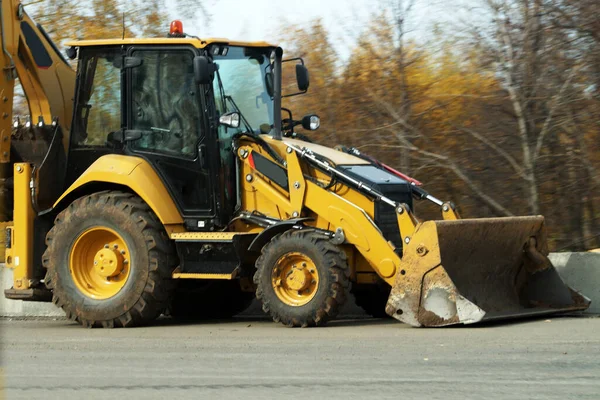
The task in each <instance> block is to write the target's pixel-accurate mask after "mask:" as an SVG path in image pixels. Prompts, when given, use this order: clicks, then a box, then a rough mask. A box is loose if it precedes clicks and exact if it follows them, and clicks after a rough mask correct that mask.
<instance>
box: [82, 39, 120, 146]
mask: <svg viewBox="0 0 600 400" xmlns="http://www.w3.org/2000/svg"><path fill="white" fill-rule="evenodd" d="M84 51H85V50H84ZM121 62H122V57H121V51H120V50H119V49H115V50H104V51H93V52H89V53H88V54H85V53H84V54H83V56H82V59H81V61H80V64H79V65H80V69H79V73H80V86H79V94H78V103H77V109H76V110H75V125H74V137H73V145H74V146H75V147H105V146H106V145H107V138H108V135H109V134H110V133H111V132H115V131H118V130H119V129H121Z"/></svg>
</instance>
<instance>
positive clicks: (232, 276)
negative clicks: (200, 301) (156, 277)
mask: <svg viewBox="0 0 600 400" xmlns="http://www.w3.org/2000/svg"><path fill="white" fill-rule="evenodd" d="M237 275H238V270H237V269H236V270H235V271H233V272H232V273H231V274H197V273H187V272H173V275H172V276H171V278H173V279H223V280H232V279H235V278H236V277H237Z"/></svg>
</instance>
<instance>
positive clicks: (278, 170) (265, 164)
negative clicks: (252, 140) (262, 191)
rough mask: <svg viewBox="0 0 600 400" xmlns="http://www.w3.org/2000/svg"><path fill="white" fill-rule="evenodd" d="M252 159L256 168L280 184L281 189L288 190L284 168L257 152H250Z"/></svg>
mask: <svg viewBox="0 0 600 400" xmlns="http://www.w3.org/2000/svg"><path fill="white" fill-rule="evenodd" d="M252 158H253V159H254V165H255V167H256V170H257V171H258V172H260V173H261V174H263V175H264V176H266V177H267V178H269V179H270V180H272V181H273V182H275V183H276V184H278V185H279V186H281V187H282V188H283V189H285V190H287V191H289V185H288V178H287V171H286V170H285V168H283V167H281V166H279V165H277V164H275V163H274V162H273V161H271V160H269V159H268V158H266V157H263V156H262V155H260V154H259V153H255V152H253V153H252Z"/></svg>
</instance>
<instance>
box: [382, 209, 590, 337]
mask: <svg viewBox="0 0 600 400" xmlns="http://www.w3.org/2000/svg"><path fill="white" fill-rule="evenodd" d="M547 254H548V248H547V244H546V233H545V230H544V218H543V217H541V216H536V217H510V218H481V219H463V220H455V221H427V222H424V223H422V224H420V225H419V226H418V227H417V229H416V231H415V233H414V235H413V236H412V238H411V240H410V244H409V245H407V247H406V248H405V249H404V255H403V257H402V262H401V264H400V268H399V270H398V272H397V275H396V280H395V284H394V287H393V288H392V291H391V294H390V297H389V299H388V303H387V307H386V312H387V313H388V314H389V315H391V316H393V317H394V318H396V319H398V320H400V321H402V322H405V323H407V324H410V325H413V326H445V325H453V324H458V323H464V324H472V323H476V322H480V321H487V320H494V319H511V318H519V317H528V316H537V315H543V314H551V313H557V312H565V311H575V310H585V309H586V308H587V307H588V306H589V303H590V302H589V300H588V299H587V298H585V297H584V296H582V295H580V294H578V293H577V292H575V291H573V290H572V289H571V288H569V287H568V286H566V285H565V284H564V283H563V281H562V279H561V278H560V276H559V275H558V273H557V272H556V270H555V269H554V267H553V266H552V263H551V262H550V260H549V259H548V258H547Z"/></svg>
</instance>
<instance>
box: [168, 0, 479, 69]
mask: <svg viewBox="0 0 600 400" xmlns="http://www.w3.org/2000/svg"><path fill="white" fill-rule="evenodd" d="M460 1H469V0H455V1H454V2H447V1H444V0H429V1H426V0H416V2H415V5H414V7H413V9H412V12H411V15H410V18H409V20H408V28H409V30H410V31H411V32H410V35H411V36H412V38H413V39H417V40H419V39H423V38H425V39H426V38H427V37H429V35H430V32H431V29H432V27H433V25H434V24H435V23H441V24H445V25H448V24H450V23H452V21H455V20H457V19H458V18H460V16H461V13H462V12H463V11H464V6H463V7H461V6H460V4H461V3H460ZM204 4H205V7H206V8H207V9H208V10H209V13H210V14H211V19H212V20H211V22H210V25H208V26H207V25H206V23H205V21H204V18H203V17H202V14H201V13H199V12H198V13H197V17H196V18H181V17H180V16H181V15H183V14H184V13H183V12H181V10H178V9H177V5H176V0H167V7H168V10H169V14H170V16H171V17H172V18H179V19H181V20H182V21H183V24H184V31H185V32H186V33H189V34H195V35H198V36H200V37H202V36H204V37H208V36H213V37H224V38H228V39H238V40H239V39H243V40H249V41H253V40H265V41H268V42H274V43H277V42H279V40H280V37H281V36H282V35H281V32H279V31H280V30H281V29H285V27H286V26H290V25H292V24H294V25H299V26H302V27H308V26H310V22H311V21H313V20H314V19H316V18H321V19H322V21H323V24H324V26H325V28H326V29H327V30H328V32H330V35H331V42H332V43H334V45H335V46H336V49H337V50H338V54H339V55H340V56H341V57H342V58H346V57H348V55H349V52H350V48H351V47H352V42H353V39H352V36H353V35H356V34H357V32H358V31H360V30H361V29H362V27H364V25H365V24H366V23H367V22H368V20H369V18H370V15H371V14H373V13H378V12H380V10H381V9H382V8H383V7H382V1H381V0H370V1H369V0H301V1H298V0H287V1H281V0H279V1H278V0H206V1H204ZM206 4H208V5H206Z"/></svg>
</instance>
